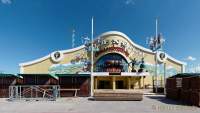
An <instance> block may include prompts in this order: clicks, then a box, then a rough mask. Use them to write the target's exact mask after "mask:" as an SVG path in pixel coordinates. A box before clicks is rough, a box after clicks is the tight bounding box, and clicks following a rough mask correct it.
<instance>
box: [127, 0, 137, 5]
mask: <svg viewBox="0 0 200 113" xmlns="http://www.w3.org/2000/svg"><path fill="white" fill-rule="evenodd" d="M125 4H126V5H135V1H134V0H126V1H125Z"/></svg>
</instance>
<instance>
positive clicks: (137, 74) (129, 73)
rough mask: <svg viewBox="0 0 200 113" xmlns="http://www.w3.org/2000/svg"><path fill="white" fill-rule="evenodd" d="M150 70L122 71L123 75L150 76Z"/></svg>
mask: <svg viewBox="0 0 200 113" xmlns="http://www.w3.org/2000/svg"><path fill="white" fill-rule="evenodd" d="M149 75H150V74H149V72H142V73H138V72H136V73H133V72H122V73H121V76H149Z"/></svg>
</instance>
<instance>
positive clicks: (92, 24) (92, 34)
mask: <svg viewBox="0 0 200 113" xmlns="http://www.w3.org/2000/svg"><path fill="white" fill-rule="evenodd" d="M93 22H94V21H93V17H92V23H91V88H90V90H91V91H90V93H91V96H93V95H94V94H93V89H94V77H93V67H94V66H93V64H94V61H93V60H94V59H93V56H94V55H93V41H94V39H93V38H94V37H93V36H94V23H93Z"/></svg>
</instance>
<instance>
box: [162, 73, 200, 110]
mask: <svg viewBox="0 0 200 113" xmlns="http://www.w3.org/2000/svg"><path fill="white" fill-rule="evenodd" d="M180 84H181V85H180ZM166 97H167V98H170V99H173V100H178V101H181V102H182V103H184V104H188V105H195V106H200V76H199V75H197V74H195V75H193V74H184V76H176V75H175V76H174V77H171V78H168V79H167V81H166Z"/></svg>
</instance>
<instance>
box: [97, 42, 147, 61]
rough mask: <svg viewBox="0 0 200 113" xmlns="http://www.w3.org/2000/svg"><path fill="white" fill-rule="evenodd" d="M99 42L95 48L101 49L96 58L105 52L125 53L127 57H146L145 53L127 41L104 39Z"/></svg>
mask: <svg viewBox="0 0 200 113" xmlns="http://www.w3.org/2000/svg"><path fill="white" fill-rule="evenodd" d="M97 42H98V43H96V44H95V46H96V47H97V48H98V49H99V51H97V52H96V53H95V56H96V57H97V56H98V55H99V54H101V53H103V52H112V51H115V52H120V53H123V54H124V55H125V56H127V57H133V56H135V55H139V56H142V57H144V53H143V52H142V51H140V50H138V49H137V48H135V47H133V46H132V45H131V44H129V43H128V42H127V41H123V40H118V39H116V40H115V39H112V40H106V39H104V40H98V41H97ZM102 47H103V48H102Z"/></svg>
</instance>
